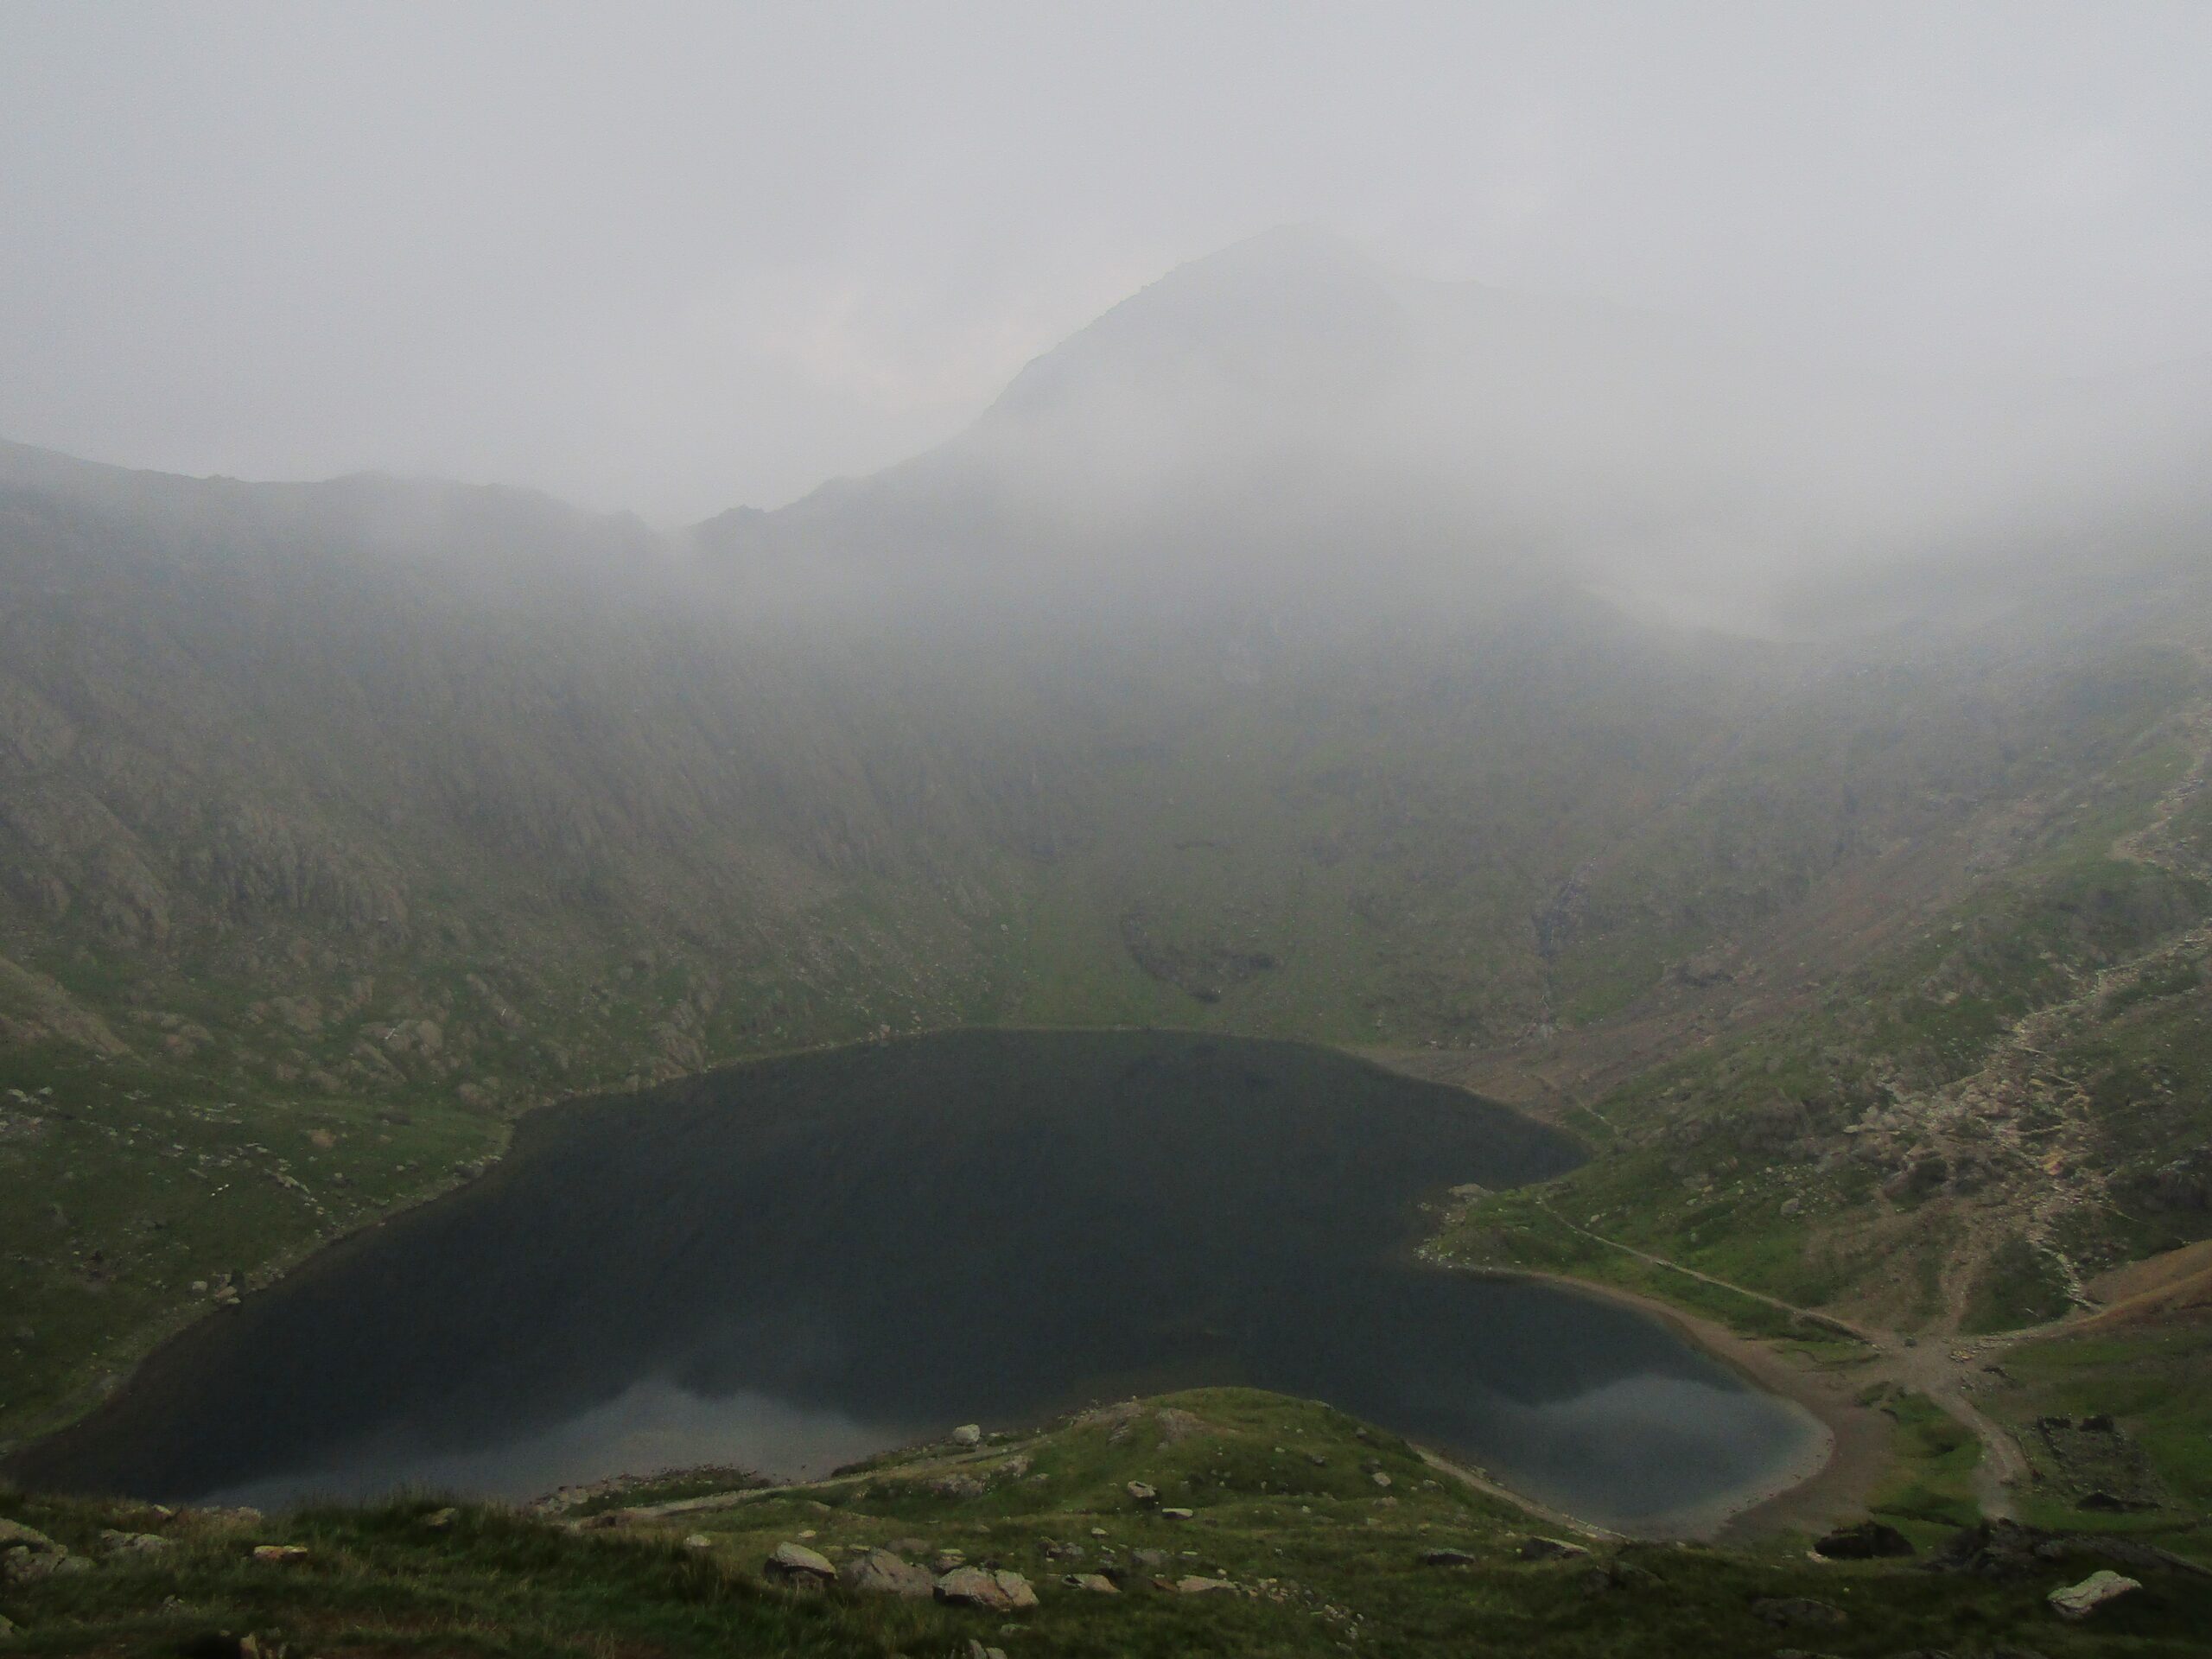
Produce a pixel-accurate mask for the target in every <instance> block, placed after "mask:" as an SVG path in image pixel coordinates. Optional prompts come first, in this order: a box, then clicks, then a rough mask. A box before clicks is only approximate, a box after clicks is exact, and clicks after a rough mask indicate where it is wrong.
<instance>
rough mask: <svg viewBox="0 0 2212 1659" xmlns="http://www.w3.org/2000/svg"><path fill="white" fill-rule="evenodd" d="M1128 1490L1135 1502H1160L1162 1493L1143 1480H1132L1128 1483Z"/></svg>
mask: <svg viewBox="0 0 2212 1659" xmlns="http://www.w3.org/2000/svg"><path fill="white" fill-rule="evenodd" d="M1127 1490H1128V1494H1129V1497H1130V1498H1131V1499H1132V1500H1133V1501H1134V1502H1136V1503H1159V1502H1160V1493H1159V1492H1158V1491H1156V1490H1155V1489H1154V1488H1153V1487H1150V1486H1147V1485H1146V1484H1144V1482H1142V1481H1141V1480H1133V1481H1131V1482H1130V1483H1129V1484H1128V1488H1127Z"/></svg>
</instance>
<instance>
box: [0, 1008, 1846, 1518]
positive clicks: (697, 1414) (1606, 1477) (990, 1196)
mask: <svg viewBox="0 0 2212 1659" xmlns="http://www.w3.org/2000/svg"><path fill="white" fill-rule="evenodd" d="M1576 1156H1577V1154H1576V1153H1575V1151H1574V1148H1573V1146H1572V1144H1571V1143H1569V1142H1568V1141H1566V1140H1564V1139H1563V1138H1562V1137H1560V1136H1558V1135H1554V1133H1552V1132H1551V1131H1550V1130H1548V1129H1546V1128H1542V1127H1541V1126H1540V1125H1537V1124H1535V1123H1533V1122H1529V1120H1527V1119H1524V1118H1522V1117H1520V1116H1517V1115H1516V1114H1514V1113H1512V1112H1510V1111H1508V1110H1506V1109H1503V1108H1502V1107H1496V1106H1490V1105H1486V1104H1484V1103H1480V1102H1478V1101H1474V1100H1472V1099H1471V1098H1469V1097H1468V1096H1465V1095H1462V1094H1459V1093H1458V1092H1456V1091H1453V1090H1446V1089H1443V1088H1440V1087H1436V1086H1433V1085H1430V1084H1421V1083H1415V1082H1411V1081H1408V1080H1407V1079H1405V1078H1402V1077H1395V1076H1392V1075H1390V1074H1389V1073H1386V1072H1383V1071H1379V1070H1377V1069H1376V1068H1374V1067H1372V1066H1370V1065H1366V1064H1364V1063H1363V1062H1360V1061H1357V1060H1355V1059H1352V1058H1348V1057H1346V1056H1344V1055H1341V1054H1338V1053H1335V1052H1331V1051H1328V1050H1324V1049H1318V1048H1311V1047H1306V1046H1299V1045H1295V1044H1288V1043H1272V1042H1247V1041H1234V1040H1225V1039H1200V1038H1194V1037H1190V1036H1186V1035H1178V1034H1169V1033H1075V1032H1069V1033H959V1034H953V1035H948V1036H940V1037H931V1038H926V1039H916V1040H913V1041H906V1042H896V1043H885V1044H879V1045H873V1046H864V1047H859V1048H852V1049H846V1050H841V1051H835V1052H826V1053H820V1054H812V1055H806V1056H802V1057H798V1058H789V1059H782V1060H776V1061H772V1062H767V1063H764V1064H760V1065H749V1066H742V1067H738V1068H735V1069H733V1070H730V1071H724V1072H721V1073H720V1074H717V1075H715V1076H711V1077H703V1078H699V1079H696V1080H694V1081H691V1082H688V1083H683V1084H676V1085H672V1086H670V1087H667V1088H663V1089H658V1090H652V1091H650V1092H648V1093H645V1094H644V1095H641V1096H630V1097H626V1098H623V1099H618V1100H608V1101H601V1102H595V1103H581V1104H577V1105H573V1106H568V1107H563V1108H559V1109H554V1110H550V1111H547V1112H543V1113H540V1114H538V1115H537V1116H533V1117H531V1118H530V1119H529V1120H528V1121H527V1122H525V1123H524V1126H523V1128H522V1130H521V1132H520V1134H519V1135H518V1137H517V1140H516V1142H515V1146H514V1149H513V1151H512V1154H511V1155H510V1156H509V1157H508V1158H507V1159H506V1160H504V1161H503V1162H502V1163H501V1164H499V1166H497V1167H496V1168H495V1169H494V1170H493V1172H492V1173H489V1174H487V1175H486V1177H485V1178H484V1179H481V1180H480V1181H479V1182H477V1183H476V1184H474V1185H472V1186H470V1187H468V1188H467V1189H466V1190H464V1191H463V1192H459V1193H457V1194H455V1195H454V1196H453V1197H451V1198H447V1199H444V1200H442V1201H441V1202H439V1203H437V1204H435V1205H430V1206H429V1207H427V1208H425V1209H423V1210H420V1211H414V1212H411V1213H410V1214H406V1215H404V1216H401V1217H397V1218H396V1219H395V1220H394V1221H392V1222H391V1223H389V1224H386V1225H384V1226H382V1227H379V1228H377V1229H375V1230H372V1231H371V1232H369V1233H367V1234H365V1235H363V1236H361V1237H359V1238H358V1239H356V1240H353V1241H349V1242H348V1243H346V1244H344V1245H341V1246H340V1247H338V1248H336V1249H332V1250H330V1251H328V1252H327V1253H325V1255H323V1256H321V1257H320V1258H318V1259H317V1260H316V1261H315V1262H313V1263H311V1264H310V1265H309V1266H308V1267H307V1268H304V1269H302V1271H300V1272H298V1273H296V1274H294V1275H292V1276H291V1277H290V1278H289V1279H288V1280H286V1281H283V1283H281V1284H280V1285H278V1286H277V1287H274V1288H272V1289H271V1290H270V1291H269V1292H267V1293H265V1294H261V1295H257V1296H253V1297H250V1298H249V1299H248V1300H247V1301H246V1303H245V1306H242V1307H240V1308H238V1309H237V1310H235V1311H232V1312H226V1313H219V1314H217V1315H215V1316H214V1317H213V1318H211V1319H207V1320H204V1321H202V1322H201V1323H200V1325H197V1326H195V1327H194V1329H192V1330H191V1331H189V1332H187V1333H186V1334H185V1335H184V1336H183V1337H181V1338H179V1339H178V1340H177V1341H175V1342H174V1343H172V1344H169V1345H168V1347H167V1348H165V1349H164V1350H163V1351H162V1352H161V1353H160V1354H159V1355H158V1356H156V1358H155V1359H154V1360H153V1361H152V1362H151V1363H149V1365H148V1366H147V1367H145V1368H144V1369H143V1371H142V1372H141V1374H140V1375H139V1376H137V1378H136V1379H134V1381H133V1382H132V1383H130V1386H129V1387H127V1388H126V1389H124V1391H123V1392H122V1393H120V1394H119V1395H117V1396H116V1397H115V1398H114V1399H113V1400H111V1402H109V1403H108V1404H107V1405H106V1406H105V1408H103V1409H102V1410H101V1411H100V1412H99V1414H96V1415H95V1416H94V1417H93V1418H92V1419H91V1420H89V1421H87V1422H86V1423H85V1424H84V1425H81V1426H80V1427H78V1428H77V1429H75V1430H73V1431H71V1432H70V1433H67V1434H66V1435H63V1436H61V1437H59V1438H57V1439H55V1440H50V1441H48V1442H47V1443H45V1444H44V1445H43V1446H38V1447H35V1448H33V1449H32V1450H31V1451H30V1452H29V1453H27V1454H26V1455H25V1456H23V1457H22V1458H20V1459H18V1460H17V1466H16V1471H15V1472H16V1475H17V1477H18V1478H22V1479H27V1480H29V1481H32V1482H35V1483H37V1484H45V1485H52V1486H59V1487H63V1488H70V1489H79V1490H91V1491H127V1492H130V1493H132V1494H135V1495H137V1496H141V1497H153V1498H162V1499H168V1500H188V1499H211V1498H219V1499H223V1500H226V1501H232V1502H249V1503H262V1504H270V1503H282V1502H283V1501H285V1500H287V1499H289V1498H294V1497H301V1496H305V1495H308V1494H343V1495H365V1494H369V1493H373V1492H377V1491H384V1490H386V1489H389V1488H390V1487H391V1486H393V1485H395V1484H403V1483H407V1484H423V1485H435V1486H438V1487H442V1488H446V1489H449V1490H455V1491H473V1492H480V1493H486V1494H496V1495H505V1496H518V1497H519V1496H527V1495H531V1494H534V1493H537V1492H541V1491H549V1490H550V1489H551V1488H552V1487H554V1486H556V1485H559V1484H564V1483H569V1482H580V1481H588V1480H591V1479H594V1478H600V1477H602V1476H606V1475H608V1474H613V1473H617V1472H622V1471H637V1472H643V1471H652V1470H657V1469H660V1468H664V1467H669V1466H673V1465H688V1464H696V1463H722V1464H738V1465H747V1466H750V1467H753V1468H758V1469H761V1470H765V1471H769V1472H772V1473H776V1474H782V1475H798V1474H803V1473H804V1474H822V1473H826V1472H827V1471H829V1468H830V1467H832V1466H833V1465H836V1464H839V1463H842V1462H845V1461H848V1460H850V1459H854V1458H856V1457H859V1456H861V1454H863V1453H865V1452H871V1451H875V1450H880V1449H881V1448H884V1447H886V1446H892V1445H896V1444H900V1443H903V1442H906V1441H908V1440H914V1439H918V1438H921V1437H925V1436H935V1435H939V1434H942V1433H945V1432H946V1431H947V1430H948V1429H950V1427H952V1426H953V1425H955V1424H957V1423H963V1422H981V1423H982V1424H984V1425H985V1426H986V1427H1018V1426H1022V1425H1026V1424H1028V1423H1032V1422H1035V1421H1040V1420H1042V1419H1044V1418H1046V1417H1047V1416H1049V1415H1051V1414H1055V1413H1058V1412H1059V1411H1062V1410H1065V1409H1070V1408H1076V1407H1079V1406H1082V1405H1084V1404H1087V1403H1090V1402H1093V1401H1096V1400H1106V1399H1112V1398H1116V1397H1119V1396H1123V1395H1129V1394H1132V1393H1152V1392H1157V1391H1160V1390H1164V1389H1173V1388H1179V1387H1185V1386H1194V1385H1199V1384H1211V1383H1246V1384H1250V1385H1254V1386H1256V1387H1261V1388H1267V1389H1277V1390H1280V1391H1281V1392H1284V1393H1287V1394H1292V1395H1302V1396H1307V1397H1311V1398H1317V1399H1322V1400H1326V1401H1328V1402H1332V1404H1335V1405H1338V1406H1340V1407H1342V1408H1344V1409H1346V1410H1348V1411H1351V1412H1353V1413H1356V1414H1359V1415H1361V1416H1363V1417H1367V1418H1370V1419H1371V1420H1373V1421H1376V1422H1378V1423H1381V1424H1383V1425H1384V1426H1385V1427H1389V1428H1392V1429H1395V1430H1396V1431H1398V1432H1399V1433H1403V1434H1407V1435H1409V1436H1411V1437H1413V1438H1414V1439H1415V1440H1421V1441H1423V1442H1425V1443H1428V1444H1431V1445H1434V1446H1439V1447H1440V1448H1443V1449H1445V1450H1447V1451H1450V1452H1455V1453H1458V1454H1459V1455H1461V1456H1463V1457H1465V1458H1467V1459H1471V1460H1474V1461H1477V1462H1479V1463H1481V1464H1483V1465H1486V1466H1488V1467H1489V1468H1490V1469H1491V1471H1493V1472H1494V1473H1496V1474H1497V1476H1499V1477H1500V1478H1503V1479H1504V1480H1506V1481H1508V1482H1509V1483H1510V1484H1513V1485H1515V1486H1516V1487H1517V1488H1519V1489H1521V1490H1522V1491H1527V1492H1529V1493H1530V1494H1531V1495H1533V1496H1535V1497H1539V1498H1541V1499H1543V1500H1545V1501H1548V1502H1549V1503H1553V1504H1554V1505H1557V1506H1558V1507H1560V1508H1563V1509H1566V1510H1570V1511H1572V1512H1573V1513H1574V1514H1576V1515H1579V1516H1584V1517H1586V1518H1588V1519H1591V1520H1594V1521H1598V1522H1605V1523H1608V1524H1612V1525H1615V1526H1619V1527H1623V1528H1626V1529H1640V1530H1664V1529H1669V1527H1670V1526H1675V1525H1680V1524H1683V1523H1685V1522H1688V1521H1689V1520H1691V1519H1694V1517H1695V1516H1697V1515H1698V1514H1699V1513H1700V1512H1701V1511H1708V1510H1711V1508H1712V1507H1713V1506H1714V1505H1715V1504H1717V1503H1724V1502H1725V1501H1726V1500H1727V1499H1728V1498H1729V1497H1730V1496H1731V1495H1732V1494H1736V1493H1738V1492H1741V1491H1745V1490H1746V1489H1748V1488H1753V1487H1757V1486H1758V1485H1760V1484H1763V1483H1769V1482H1771V1481H1772V1479H1773V1478H1774V1477H1775V1475H1776V1474H1777V1471H1782V1470H1783V1469H1785V1468H1787V1467H1789V1466H1791V1465H1795V1464H1797V1463H1800V1462H1802V1459H1804V1458H1805V1456H1806V1454H1807V1452H1808V1447H1810V1446H1813V1445H1814V1444H1815V1441H1816V1440H1817V1436H1818V1433H1819V1431H1818V1429H1817V1428H1816V1427H1815V1426H1814V1425H1813V1424H1812V1423H1811V1421H1810V1420H1809V1419H1808V1417H1806V1416H1805V1414H1803V1413H1802V1412H1801V1411H1799V1410H1798V1409H1797V1408H1795V1407H1793V1406H1790V1405H1788V1404H1786V1403H1785V1402H1782V1401H1780V1400H1778V1399H1776V1398H1774V1397H1773V1396H1771V1395H1766V1394H1764V1393H1762V1392H1760V1391H1758V1390H1757V1389H1752V1388H1751V1387H1749V1386H1747V1385H1746V1384H1745V1383H1743V1382H1741V1381H1740V1380H1738V1378H1737V1377H1736V1376H1734V1375H1733V1374H1732V1372H1731V1371H1729V1370H1727V1369H1726V1368H1725V1367H1723V1366H1722V1365H1720V1364H1719V1363H1717V1362H1715V1361H1714V1360H1713V1359H1712V1358H1710V1357H1707V1356H1706V1355H1705V1354H1703V1353H1702V1352H1700V1351H1698V1350H1696V1349H1695V1348H1694V1347H1692V1346H1690V1345H1689V1344H1688V1343H1686V1342H1685V1341H1684V1340H1682V1339H1681V1338H1679V1337H1677V1336H1676V1335H1675V1333H1674V1332H1671V1331H1670V1330H1669V1329H1668V1328H1667V1327H1666V1326H1665V1325H1662V1324H1660V1323H1659V1322H1658V1321H1656V1319H1649V1318H1647V1317H1645V1316H1643V1315H1642V1314H1640V1313H1636V1312H1634V1311H1632V1310H1630V1309H1626V1308H1624V1307H1621V1306H1618V1305H1615V1304H1611V1303H1608V1302H1605V1301H1601V1300H1597V1299H1595V1298H1592V1297H1586V1296H1582V1295H1579V1294H1574V1293H1573V1292H1572V1291H1569V1290H1566V1289H1562V1288H1560V1287H1554V1286H1550V1285H1546V1284H1541V1283H1535V1282H1530V1281H1515V1280H1501V1279H1491V1278H1484V1277H1482V1276H1479V1275H1476V1274H1461V1273H1450V1272H1446V1271H1443V1270H1440V1269H1437V1268H1430V1267H1427V1266H1423V1265H1421V1263H1419V1262H1416V1261H1415V1260H1414V1258H1413V1255H1412V1247H1413V1246H1414V1243H1417V1241H1418V1239H1419V1237H1420V1236H1421V1225H1422V1217H1421V1214H1420V1212H1419V1209H1418V1205H1419V1203H1420V1201H1421V1199H1422V1198H1428V1197H1434V1196H1436V1195H1438V1194H1440V1193H1441V1192H1442V1191H1443V1190H1444V1189H1446V1188H1447V1187H1450V1186H1452V1185H1455V1184H1458V1183H1460V1182H1465V1181H1479V1182H1482V1183H1484V1185H1492V1186H1497V1185H1510V1184H1512V1183H1515V1182H1519V1181H1523V1180H1529V1179H1539V1178H1541V1177H1544V1176H1548V1175H1551V1174H1555V1173H1559V1172H1560V1171H1562V1170H1564V1169H1566V1168H1568V1167H1570V1166H1572V1165H1573V1163H1574V1162H1575V1161H1576Z"/></svg>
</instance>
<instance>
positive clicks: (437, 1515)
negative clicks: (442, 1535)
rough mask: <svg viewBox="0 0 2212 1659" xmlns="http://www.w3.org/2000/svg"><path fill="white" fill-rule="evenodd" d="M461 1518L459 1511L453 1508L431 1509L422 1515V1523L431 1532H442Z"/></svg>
mask: <svg viewBox="0 0 2212 1659" xmlns="http://www.w3.org/2000/svg"><path fill="white" fill-rule="evenodd" d="M460 1519H461V1511H460V1510H454V1509H445V1510H431V1511H430V1512H429V1514H428V1515H426V1516H423V1525H424V1526H426V1527H428V1528H429V1529H430V1530H431V1531H432V1532H443V1531H444V1530H445V1529H447V1528H448V1527H450V1526H451V1525H453V1523H454V1522H456V1521H458V1520H460Z"/></svg>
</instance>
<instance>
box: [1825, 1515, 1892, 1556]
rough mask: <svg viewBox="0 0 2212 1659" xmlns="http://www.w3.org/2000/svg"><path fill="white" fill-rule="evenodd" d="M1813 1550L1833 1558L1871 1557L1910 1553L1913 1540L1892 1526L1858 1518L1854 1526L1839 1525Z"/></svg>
mask: <svg viewBox="0 0 2212 1659" xmlns="http://www.w3.org/2000/svg"><path fill="white" fill-rule="evenodd" d="M1813 1553H1814V1554H1815V1555H1822V1556H1826V1557H1827V1559H1828V1560H1832V1561H1872V1560H1886V1559H1888V1558H1891V1557H1893V1556H1905V1555H1910V1554H1912V1553H1913V1551H1912V1540H1910V1538H1908V1537H1906V1536H1905V1535H1904V1534H1903V1533H1901V1532H1899V1531H1898V1530H1897V1529H1896V1528H1895V1527H1891V1526H1885V1525H1884V1524H1883V1523H1882V1522H1879V1521H1861V1522H1859V1523H1858V1524H1857V1525H1856V1526H1849V1527H1838V1528H1837V1529H1835V1530H1834V1532H1831V1533H1829V1534H1827V1535H1826V1536H1825V1537H1823V1538H1821V1540H1820V1541H1818V1542H1817V1543H1815V1545H1814V1546H1813Z"/></svg>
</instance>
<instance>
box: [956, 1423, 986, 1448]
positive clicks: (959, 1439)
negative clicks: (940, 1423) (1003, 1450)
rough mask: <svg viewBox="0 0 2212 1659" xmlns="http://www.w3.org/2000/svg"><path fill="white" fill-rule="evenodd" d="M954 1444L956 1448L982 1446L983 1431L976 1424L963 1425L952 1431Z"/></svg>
mask: <svg viewBox="0 0 2212 1659" xmlns="http://www.w3.org/2000/svg"><path fill="white" fill-rule="evenodd" d="M952 1443H953V1444H954V1445H955V1446H981V1445H982V1443H983V1431H982V1428H981V1427H979V1426H978V1425H976V1424H975V1423H963V1424H961V1425H960V1427H957V1428H956V1429H954V1430H953V1431H952Z"/></svg>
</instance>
